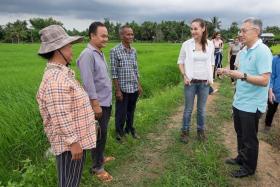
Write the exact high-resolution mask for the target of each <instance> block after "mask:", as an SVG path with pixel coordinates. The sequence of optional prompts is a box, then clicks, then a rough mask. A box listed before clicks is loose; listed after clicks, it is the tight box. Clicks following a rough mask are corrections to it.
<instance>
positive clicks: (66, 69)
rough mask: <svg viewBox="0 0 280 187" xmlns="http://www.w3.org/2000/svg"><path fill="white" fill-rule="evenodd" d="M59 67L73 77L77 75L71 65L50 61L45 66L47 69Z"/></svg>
mask: <svg viewBox="0 0 280 187" xmlns="http://www.w3.org/2000/svg"><path fill="white" fill-rule="evenodd" d="M53 68H55V69H59V70H61V71H62V72H63V73H65V74H67V75H69V76H71V77H75V72H74V71H73V70H72V69H70V68H69V67H67V66H65V65H63V64H57V63H53V62H48V63H47V66H46V68H45V70H48V69H53Z"/></svg>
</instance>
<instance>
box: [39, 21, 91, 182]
mask: <svg viewBox="0 0 280 187" xmlns="http://www.w3.org/2000/svg"><path fill="white" fill-rule="evenodd" d="M39 34H40V38H41V46H40V49H39V52H38V54H39V55H40V56H42V57H43V58H45V59H47V61H48V63H47V65H46V68H45V72H44V75H43V79H42V82H41V84H40V87H39V90H38V92H37V97H36V98H37V102H38V104H39V110H40V114H41V116H42V119H43V124H44V131H45V133H46V135H47V137H48V140H49V142H50V144H51V149H52V151H53V153H54V154H55V155H56V161H57V171H58V181H59V186H60V187H64V186H71V187H77V186H79V184H80V179H81V175H82V170H83V165H84V161H85V157H86V150H88V149H92V148H94V147H95V144H96V132H95V117H94V112H93V110H92V107H91V104H90V101H89V97H88V95H87V93H86V92H85V90H84V89H83V87H82V86H81V85H80V84H79V82H78V81H77V80H76V79H75V74H74V71H72V70H71V69H70V68H69V67H67V66H68V65H69V64H70V61H71V59H72V46H71V44H73V43H75V42H79V41H81V40H82V37H80V36H75V37H70V36H68V34H67V33H66V32H65V30H64V29H63V28H62V27H61V26H59V25H51V26H48V27H46V28H44V29H42V30H41V31H40V32H39Z"/></svg>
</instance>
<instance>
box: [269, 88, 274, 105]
mask: <svg viewBox="0 0 280 187" xmlns="http://www.w3.org/2000/svg"><path fill="white" fill-rule="evenodd" d="M268 99H269V102H270V103H271V104H273V103H274V101H275V95H274V93H273V91H272V89H271V88H269V92H268Z"/></svg>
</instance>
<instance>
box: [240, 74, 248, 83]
mask: <svg viewBox="0 0 280 187" xmlns="http://www.w3.org/2000/svg"><path fill="white" fill-rule="evenodd" d="M241 80H242V81H246V80H247V73H244V74H243V78H241Z"/></svg>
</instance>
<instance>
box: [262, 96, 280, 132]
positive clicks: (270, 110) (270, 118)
mask: <svg viewBox="0 0 280 187" xmlns="http://www.w3.org/2000/svg"><path fill="white" fill-rule="evenodd" d="M278 104H279V103H276V102H275V101H274V102H273V104H272V103H270V102H269V101H268V102H267V106H268V109H267V112H266V116H265V126H268V127H271V124H272V121H273V117H274V114H275V112H276V111H277V107H278Z"/></svg>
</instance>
